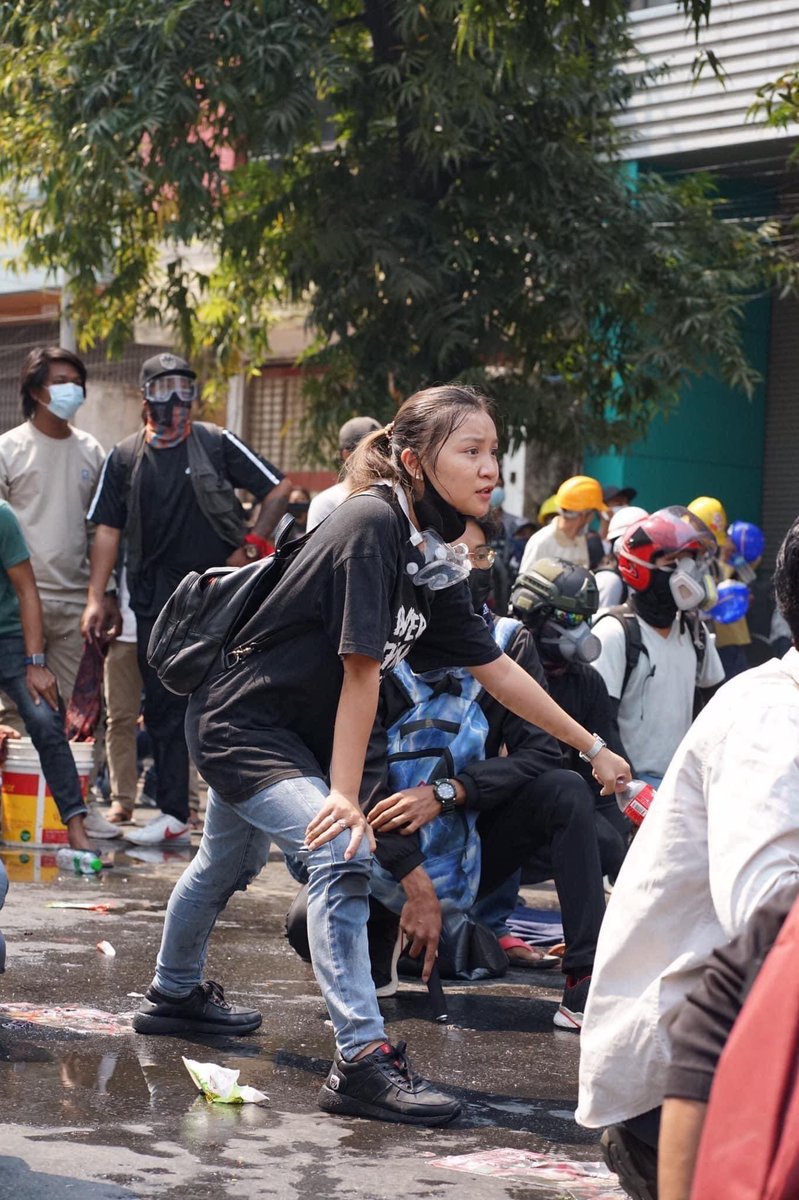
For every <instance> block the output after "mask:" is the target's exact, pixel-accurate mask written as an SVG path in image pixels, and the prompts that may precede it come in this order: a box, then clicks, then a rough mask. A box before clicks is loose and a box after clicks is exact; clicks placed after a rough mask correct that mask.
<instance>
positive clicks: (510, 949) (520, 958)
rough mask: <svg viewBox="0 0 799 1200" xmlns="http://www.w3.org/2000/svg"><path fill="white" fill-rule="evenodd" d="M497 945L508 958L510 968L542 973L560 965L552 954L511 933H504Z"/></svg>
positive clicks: (558, 960)
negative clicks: (527, 969)
mask: <svg viewBox="0 0 799 1200" xmlns="http://www.w3.org/2000/svg"><path fill="white" fill-rule="evenodd" d="M499 944H500V946H501V947H502V949H503V950H504V951H505V953H506V954H507V956H508V962H509V963H510V965H511V966H512V967H528V968H530V969H531V970H535V971H542V970H548V969H549V968H550V967H554V966H555V965H559V964H560V959H559V958H558V957H557V956H556V955H554V954H547V953H546V951H544V950H541V949H540V948H539V947H538V946H531V945H530V943H529V942H525V941H524V940H523V939H522V938H520V937H516V935H515V934H513V933H506V934H504V935H503V936H502V937H501V938H499Z"/></svg>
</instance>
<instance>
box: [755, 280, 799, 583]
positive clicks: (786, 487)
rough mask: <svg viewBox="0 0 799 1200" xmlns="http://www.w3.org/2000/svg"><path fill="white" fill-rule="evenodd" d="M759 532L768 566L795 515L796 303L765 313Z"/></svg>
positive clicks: (798, 494) (798, 491)
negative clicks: (767, 347) (767, 344)
mask: <svg viewBox="0 0 799 1200" xmlns="http://www.w3.org/2000/svg"><path fill="white" fill-rule="evenodd" d="M763 468H764V470H763V529H764V532H765V534H766V561H765V564H764V565H768V566H772V565H773V563H774V559H775V557H776V554H777V550H778V548H779V545H780V542H781V541H782V539H783V537H784V536H785V533H786V531H787V530H788V528H789V527H790V526H791V525H792V524H793V522H794V520H795V518H796V517H797V515H799V301H797V300H793V299H792V300H775V301H774V304H773V307H772V314H771V353H770V356H769V378H768V412H767V416H766V451H765V456H764V462H763Z"/></svg>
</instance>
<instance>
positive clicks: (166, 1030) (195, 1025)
mask: <svg viewBox="0 0 799 1200" xmlns="http://www.w3.org/2000/svg"><path fill="white" fill-rule="evenodd" d="M261 1019H262V1018H261V1014H260V1013H259V1012H258V1009H257V1008H240V1007H239V1006H238V1005H236V1004H229V1003H228V1001H227V1000H226V999H225V993H224V991H223V990H222V988H221V987H220V985H219V984H218V983H213V982H212V981H211V980H210V979H209V980H208V981H207V982H205V983H200V984H198V985H197V987H196V988H194V989H193V990H192V991H191V992H189V994H188V996H185V997H184V998H183V999H182V1000H175V999H173V998H172V997H170V996H164V995H163V993H161V992H159V991H158V989H157V988H155V987H153V986H152V985H151V986H150V987H148V989H147V991H146V992H145V994H144V999H143V1000H142V1002H141V1004H140V1005H139V1011H138V1012H137V1013H136V1015H135V1016H134V1018H133V1028H134V1029H135V1030H136V1032H137V1033H163V1034H167V1035H169V1036H171V1037H184V1036H191V1035H192V1034H197V1033H206V1034H208V1033H210V1034H214V1033H222V1034H236V1035H240V1034H245V1033H253V1032H254V1031H255V1030H256V1029H257V1028H258V1026H259V1025H260V1024H261Z"/></svg>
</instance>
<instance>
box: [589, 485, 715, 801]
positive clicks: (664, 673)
mask: <svg viewBox="0 0 799 1200" xmlns="http://www.w3.org/2000/svg"><path fill="white" fill-rule="evenodd" d="M715 549H716V542H715V539H714V537H713V534H712V533H711V531H710V530H709V529H708V528H707V526H706V525H705V524H704V523H703V522H702V521H700V520H699V518H698V517H695V516H694V515H693V513H689V512H688V510H687V509H685V508H681V507H680V506H677V505H674V506H673V507H671V508H662V509H659V510H658V511H657V512H654V513H652V514H651V515H650V516H648V517H644V518H643V520H640V521H638V522H636V523H635V524H634V525H632V526H631V527H630V528H629V529H628V531H627V533H626V534H625V535H624V537H623V538H622V540H621V546H620V548H619V553H618V560H619V570H620V572H621V575H622V578H623V579H624V580H625V582H626V583H627V586H628V588H629V598H628V605H629V607H628V610H627V611H626V613H624V615H623V616H621V617H616V616H613V615H606V616H604V617H600V618H599V619H598V620H596V621H595V622H594V626H593V630H592V632H593V633H594V634H595V635H596V636H597V637H598V638H599V640H600V641H601V643H602V653H601V655H600V656H599V658H598V659H597V661H596V663H594V664H593V665H594V669H595V670H596V671H598V672H599V673H600V675H601V676H602V678H603V679H604V681H605V684H606V686H607V689H608V695H609V696H610V698H611V700H612V701H615V702H616V704H617V705H618V722H619V733H620V735H621V740H622V743H623V745H624V749H625V751H626V752H627V755H628V756H629V759H630V763H631V765H632V767H633V771H634V774H635V775H636V776H637V777H638V778H639V779H645V780H647V782H649V783H653V784H655V786H657V784H659V782H660V780H661V779H662V778H663V776H664V775H665V773H666V769H667V767H668V765H669V763H670V761H671V759H672V756H673V754H674V752H675V751H676V749H677V747H678V746H679V744H680V742H681V741H682V739H683V737H684V736H685V734H686V733H687V731H688V729H689V727H690V725H691V721H692V720H693V713H694V694H695V690H696V688H697V687H699V688H712V687H716V686H717V685H718V684H720V683H722V682H723V680H724V668H723V667H722V665H721V660H720V659H719V656H718V651H717V650H716V647H715V644H714V641H713V636H712V634H710V633H708V631H707V629H706V627H705V626H704V625H703V624H702V622H701V620H700V618H699V614H698V609H699V607H700V605H702V604H703V603H705V602H706V600H707V599H708V594H707V590H706V589H707V585H706V582H705V576H706V575H707V566H708V564H709V562H710V560H711V558H712V556H713V555H714V554H715Z"/></svg>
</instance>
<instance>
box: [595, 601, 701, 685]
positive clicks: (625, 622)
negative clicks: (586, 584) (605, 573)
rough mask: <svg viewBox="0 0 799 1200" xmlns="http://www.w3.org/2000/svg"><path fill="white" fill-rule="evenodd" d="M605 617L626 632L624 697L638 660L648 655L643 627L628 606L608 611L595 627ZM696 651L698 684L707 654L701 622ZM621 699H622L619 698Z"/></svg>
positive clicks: (596, 621)
mask: <svg viewBox="0 0 799 1200" xmlns="http://www.w3.org/2000/svg"><path fill="white" fill-rule="evenodd" d="M605 617H615V618H616V620H617V621H621V627H622V629H623V630H624V656H625V661H624V679H623V680H622V685H621V695H622V696H623V695H624V693H625V691H626V690H627V684H628V683H629V682H630V676H631V675H632V673H633V671H634V670H635V668H636V666H637V665H638V660H639V658H640V657H641V655H642V654H646V656H647V658H649V655H648V654H647V649H646V646H645V645H644V642H643V638H642V637H641V626H640V625H639V624H638V617H637V616H636V614H635V613H634V612H633V610H632V608H630V606H629V605H628V604H617V605H615V606H614V607H613V608H609V609H607V611H606V612H603V613H602V614H601V615H600V616H598V617H597V618H596V620H595V621H594V622H593V626H594V627H595V626H596V625H597V624H598V622H599V621H602V620H604V618H605ZM694 650H695V652H696V679H697V682H698V680H699V678H700V676H701V674H702V664H703V663H704V661H705V654H706V652H707V630H706V629H705V626H704V625H703V623H702V622H701V621H700V622H699V641H698V642H697V640H696V637H694ZM619 698H620V699H621V697H619Z"/></svg>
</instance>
